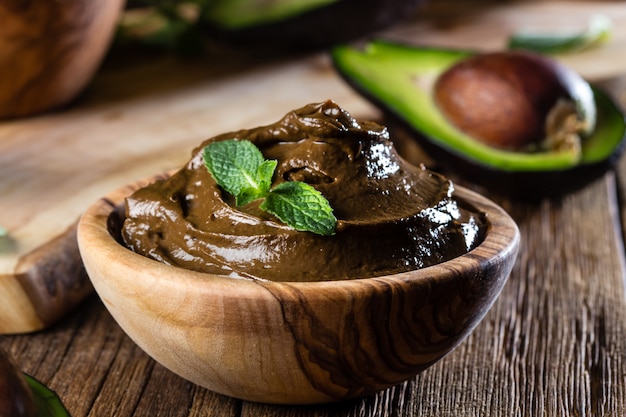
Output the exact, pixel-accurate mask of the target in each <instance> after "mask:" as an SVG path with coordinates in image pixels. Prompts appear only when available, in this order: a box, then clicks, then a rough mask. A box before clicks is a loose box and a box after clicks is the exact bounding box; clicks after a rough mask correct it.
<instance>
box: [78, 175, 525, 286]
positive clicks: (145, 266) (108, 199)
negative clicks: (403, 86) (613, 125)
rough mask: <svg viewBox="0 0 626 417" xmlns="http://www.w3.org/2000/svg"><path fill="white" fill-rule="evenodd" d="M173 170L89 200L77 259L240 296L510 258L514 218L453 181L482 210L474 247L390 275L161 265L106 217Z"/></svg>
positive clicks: (449, 273)
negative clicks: (264, 274)
mask: <svg viewBox="0 0 626 417" xmlns="http://www.w3.org/2000/svg"><path fill="white" fill-rule="evenodd" d="M173 172H174V171H169V172H164V173H161V174H157V175H152V176H149V177H146V178H143V179H140V180H137V181H134V182H131V183H128V184H126V185H124V186H122V187H120V188H117V189H116V190H114V191H112V192H110V193H108V194H107V195H105V196H104V197H102V198H100V199H98V200H97V201H95V202H94V203H93V204H92V205H90V206H89V207H88V208H87V209H86V210H85V211H84V212H83V214H82V215H81V217H80V219H79V222H78V228H77V238H78V244H79V250H80V253H81V257H82V258H83V260H85V258H86V257H87V256H88V255H89V254H94V252H99V253H100V254H104V255H103V256H109V257H111V258H112V259H116V261H118V262H121V263H124V264H125V265H126V266H128V268H131V269H135V270H143V271H146V270H153V271H156V272H160V273H162V275H167V276H169V277H170V278H171V280H172V282H173V281H180V280H182V281H185V282H186V285H191V286H193V287H194V288H195V289H196V290H199V291H202V287H203V286H206V285H205V284H204V283H206V282H207V281H208V280H209V279H210V280H211V281H212V282H213V283H214V284H217V285H219V286H225V287H230V286H231V285H236V286H237V288H238V290H237V292H238V296H244V294H245V292H246V291H245V288H248V289H249V290H251V291H252V293H251V294H254V292H255V291H256V290H258V289H259V288H260V285H261V286H262V287H265V288H266V289H269V288H272V287H292V288H295V289H298V290H302V291H307V292H308V291H312V292H315V291H317V290H321V289H323V288H338V287H341V288H345V289H346V290H350V291H354V290H355V289H356V288H355V287H361V288H362V287H367V285H365V286H364V285H363V284H364V283H370V284H373V283H376V284H377V285H376V286H378V285H380V284H386V285H388V284H394V283H398V282H402V281H408V280H410V281H413V280H421V279H429V280H440V279H452V277H453V276H458V275H460V274H459V272H464V271H470V270H472V269H476V268H479V267H481V266H482V265H483V264H485V263H492V262H497V261H498V260H502V259H506V258H509V257H515V256H516V255H517V250H518V247H519V242H520V232H519V228H518V226H517V224H516V222H515V221H514V220H513V219H512V218H511V216H510V215H509V214H508V213H507V212H506V211H505V210H504V209H503V208H502V207H500V206H499V205H497V204H496V203H495V202H493V201H491V200H490V199H488V198H487V197H485V196H483V195H481V194H479V193H477V192H475V191H472V190H469V189H468V188H465V187H463V186H458V185H454V195H456V196H457V197H460V198H462V199H463V200H465V201H467V202H469V203H471V204H473V205H474V206H475V207H476V208H477V209H478V210H480V211H482V212H484V213H485V214H486V218H487V221H488V226H487V233H486V234H485V237H484V239H483V240H482V241H481V242H480V244H479V245H478V246H476V247H475V248H474V249H472V250H470V251H469V252H466V253H465V254H463V255H460V256H458V257H456V258H453V259H450V260H448V261H445V262H441V263H438V264H435V265H431V266H428V267H425V268H419V269H415V270H411V271H406V272H400V273H396V274H390V275H383V276H376V277H363V278H355V279H349V280H324V281H288V280H287V281H271V280H253V279H237V278H233V277H228V276H223V275H217V274H210V273H206V272H199V271H193V270H190V269H185V268H182V267H178V266H172V265H167V264H164V263H162V262H159V261H157V260H154V259H151V258H148V257H145V256H143V255H141V254H138V253H136V252H133V251H132V250H131V249H128V248H126V247H125V246H124V245H122V244H121V243H119V242H118V241H117V240H116V239H115V238H114V237H113V236H112V235H111V233H110V231H109V217H110V215H111V214H112V213H113V211H115V210H116V209H119V207H120V205H122V204H124V199H125V197H127V196H129V195H130V194H131V193H132V192H134V191H135V190H137V189H138V188H141V187H144V186H146V185H148V184H150V183H151V182H154V181H156V180H160V179H166V178H168V177H169V176H171V175H172V174H173ZM87 270H88V271H87V272H89V268H87ZM90 278H91V275H90ZM92 280H93V279H92Z"/></svg>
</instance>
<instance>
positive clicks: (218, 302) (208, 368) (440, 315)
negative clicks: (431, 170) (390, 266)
mask: <svg viewBox="0 0 626 417" xmlns="http://www.w3.org/2000/svg"><path fill="white" fill-rule="evenodd" d="M154 179H156V178H154ZM149 182H151V181H150V180H148V181H140V182H137V183H135V184H132V185H129V186H126V187H124V188H122V189H119V190H117V191H115V192H113V193H111V194H109V195H108V196H106V197H104V198H102V199H101V200H99V201H97V202H96V203H95V204H94V205H92V206H91V207H89V208H88V209H87V210H86V212H85V213H84V214H83V216H82V218H81V220H80V222H79V225H78V242H79V247H80V251H81V255H82V257H83V261H84V263H85V267H86V269H87V272H88V274H89V276H90V278H91V280H92V282H93V285H94V287H95V289H96V291H97V293H98V294H99V296H100V297H101V299H102V301H103V302H104V304H105V305H106V307H107V308H108V310H109V311H110V312H111V314H112V315H113V317H114V318H115V320H116V321H117V322H118V323H119V325H120V326H121V327H122V328H123V329H124V331H125V332H126V333H127V334H128V335H129V336H130V337H131V338H132V339H133V340H134V341H135V342H136V343H137V344H138V345H139V346H140V347H141V348H142V349H143V350H145V351H146V352H147V353H148V354H149V355H150V356H152V357H153V358H154V359H155V360H157V361H158V362H160V363H161V364H163V365H164V366H165V367H167V368H169V369H170V370H172V371H173V372H175V373H177V374H178V375H180V376H182V377H183V378H186V379H188V380H189V381H192V382H194V383H196V384H198V385H201V386H203V387H206V388H208V389H210V390H212V391H216V392H218V393H222V394H226V395H229V396H232V397H236V398H240V399H245V400H251V401H257V402H266V403H289V404H305V403H323V402H333V401H339V400H344V399H349V398H354V397H358V396H362V395H367V394H371V393H374V392H377V391H379V390H382V389H385V388H388V387H390V386H393V385H396V384H398V383H400V382H402V381H404V380H406V379H409V378H411V377H413V376H415V375H416V374H418V373H419V372H421V371H423V370H424V369H426V368H428V367H429V366H430V365H432V364H434V363H435V362H437V361H438V360H439V359H441V358H442V357H443V356H444V355H446V354H447V353H449V352H450V351H451V350H452V349H453V348H454V347H456V346H457V345H458V344H459V343H460V342H461V341H462V340H463V339H464V338H465V337H466V336H467V335H468V334H469V333H470V332H471V331H472V329H473V328H474V327H475V326H476V325H477V324H478V323H479V321H480V320H481V319H482V318H483V316H484V315H485V314H486V312H487V311H488V310H489V308H490V306H491V305H492V303H493V302H494V301H495V299H496V297H497V296H498V294H499V293H500V290H501V289H502V286H503V285H504V283H505V282H506V280H507V277H508V275H509V273H510V271H511V268H512V266H513V263H514V261H515V258H516V254H517V250H518V246H519V231H518V229H517V226H516V224H515V222H514V221H513V220H512V219H511V218H510V217H509V216H508V215H507V214H506V213H505V212H504V211H503V210H502V209H501V208H500V207H498V206H497V205H496V204H494V203H493V202H491V201H489V200H487V199H486V198H484V197H482V196H480V195H477V194H476V193H473V192H471V191H469V190H466V189H463V188H461V187H458V190H457V194H458V195H459V196H461V197H462V198H464V199H466V200H468V201H469V202H471V203H472V204H474V205H475V206H476V207H477V208H478V209H480V210H482V211H484V212H485V213H487V216H488V217H487V218H488V222H489V227H488V231H487V233H486V238H485V240H484V241H483V242H482V243H481V244H480V245H479V246H478V247H477V248H476V249H474V250H472V251H471V252H470V253H468V254H466V255H463V256H460V257H458V258H455V259H453V260H450V261H447V262H445V263H442V264H439V265H435V266H431V267H428V268H424V269H420V270H416V271H411V272H407V273H401V274H396V275H389V276H383V277H378V278H365V279H358V280H348V281H326V282H305V283H301V282H260V281H248V280H241V279H232V278H226V277H221V276H216V275H209V274H203V273H199V272H193V271H189V270H185V269H182V268H178V267H173V266H168V265H165V264H162V263H159V262H157V261H154V260H151V259H148V258H146V257H143V256H141V255H138V254H136V253H134V252H132V251H131V250H129V249H127V248H125V247H124V246H122V245H121V244H120V243H119V242H118V239H119V237H116V236H119V228H120V225H121V222H122V221H123V216H124V202H123V199H124V197H126V196H128V195H129V194H131V193H132V192H133V191H134V190H135V189H137V188H139V187H142V186H145V185H146V184H148V183H149Z"/></svg>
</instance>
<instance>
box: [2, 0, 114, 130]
mask: <svg viewBox="0 0 626 417" xmlns="http://www.w3.org/2000/svg"><path fill="white" fill-rule="evenodd" d="M122 4H123V1H122V0H107V1H82V0H78V1H57V0H53V1H48V2H44V3H41V2H36V1H15V0H7V1H3V2H2V4H0V21H2V26H0V118H11V117H21V116H26V115H31V114H34V113H38V112H41V111H45V110H49V109H51V108H54V107H57V106H60V105H63V104H66V103H67V102H68V101H69V100H71V99H73V98H74V97H75V96H76V95H77V94H78V93H79V92H80V91H81V90H82V89H83V88H84V87H85V85H86V84H87V83H88V82H89V81H90V80H91V78H92V76H93V74H94V73H95V72H96V70H97V69H98V66H99V65H100V61H101V59H102V57H103V56H104V54H105V52H106V50H107V48H108V46H109V43H110V41H111V38H112V36H113V32H114V29H115V25H116V22H117V18H118V16H119V13H120V10H121V7H122Z"/></svg>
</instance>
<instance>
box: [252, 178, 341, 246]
mask: <svg viewBox="0 0 626 417" xmlns="http://www.w3.org/2000/svg"><path fill="white" fill-rule="evenodd" d="M260 208H261V209H262V210H266V211H267V212H269V213H271V214H273V215H274V216H276V217H278V218H279V219H280V220H281V221H283V222H285V223H286V224H288V225H289V226H291V227H293V228H294V229H296V230H300V231H309V232H313V233H317V234H320V235H325V236H329V235H333V234H334V233H335V226H336V224H337V219H336V218H335V216H334V215H333V211H332V208H331V207H330V204H329V203H328V200H326V198H325V197H324V196H323V195H322V194H321V193H320V192H319V191H317V190H316V189H315V188H313V187H312V186H310V185H309V184H306V183H304V182H300V181H287V182H283V183H281V184H279V185H277V186H276V187H274V188H273V189H272V190H271V191H270V192H269V194H268V195H267V196H266V198H265V201H263V203H261V206H260Z"/></svg>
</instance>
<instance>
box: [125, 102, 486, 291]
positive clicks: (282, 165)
mask: <svg viewBox="0 0 626 417" xmlns="http://www.w3.org/2000/svg"><path fill="white" fill-rule="evenodd" d="M230 139H239V140H247V141H250V142H252V143H253V144H254V145H256V146H257V147H258V149H259V150H260V151H261V152H262V154H263V156H264V157H265V158H267V159H270V160H276V161H277V167H276V170H275V172H274V175H273V177H272V184H273V185H278V184H280V183H283V182H286V181H301V182H304V183H307V184H309V185H311V186H312V187H313V188H315V189H316V190H317V191H319V192H320V193H321V194H322V195H323V196H324V197H325V198H326V199H327V200H328V202H329V203H330V206H331V207H332V210H333V214H334V216H335V217H336V219H337V222H336V228H335V232H334V234H332V235H331V236H324V235H319V234H315V233H312V232H307V231H297V230H295V229H294V228H292V227H290V226H288V225H286V224H285V223H283V222H281V221H280V220H279V219H278V218H276V217H275V216H273V215H272V214H269V213H268V212H266V211H263V210H261V209H260V207H259V206H260V203H259V201H258V200H255V201H252V202H250V203H247V204H245V205H242V206H236V204H235V202H234V199H233V198H232V196H230V195H227V193H226V192H225V191H224V190H223V189H222V188H221V187H220V186H219V185H218V184H217V183H216V181H215V179H214V178H213V176H212V175H211V173H210V172H209V171H208V170H207V168H206V166H205V163H204V160H203V150H204V148H205V147H206V146H207V145H209V144H210V143H213V142H216V141H225V140H230ZM486 228H487V220H486V218H485V215H484V214H483V213H480V212H478V211H477V210H475V209H474V208H473V207H472V206H471V205H469V204H468V203H466V202H465V201H463V200H461V199H458V198H456V197H455V195H454V186H453V184H452V183H451V182H450V181H449V180H448V179H446V178H445V177H443V176H441V175H439V174H437V173H435V172H432V171H429V170H427V169H426V168H424V167H423V166H420V167H417V166H414V165H412V164H410V163H408V162H406V161H405V160H403V159H402V158H401V157H400V156H399V155H398V153H397V152H396V150H395V148H394V147H393V144H392V141H391V140H390V137H389V133H388V130H387V129H386V128H385V127H383V126H380V125H378V124H376V123H373V122H361V121H356V120H355V119H353V118H352V117H351V116H350V115H349V114H348V113H347V112H346V111H345V110H343V109H342V108H340V107H339V106H338V105H337V104H335V103H334V102H332V101H326V102H323V103H316V104H310V105H307V106H304V107H302V108H300V109H297V110H294V111H291V112H289V113H288V114H287V115H286V116H285V117H284V118H282V119H281V120H280V121H278V122H276V123H275V124H271V125H267V126H261V127H257V128H254V129H249V130H239V131H236V132H231V133H226V134H222V135H219V136H216V137H214V138H211V139H208V140H207V141H205V142H204V143H202V144H201V145H200V146H199V147H198V148H196V149H195V150H194V151H193V156H192V159H191V160H190V161H189V162H188V163H187V165H186V166H185V167H183V168H182V169H181V170H179V171H177V172H176V173H174V174H173V175H172V176H171V177H169V178H166V179H162V180H159V181H157V182H155V183H153V184H151V185H149V186H147V187H144V188H142V189H140V190H138V191H136V192H135V193H134V194H133V195H132V196H130V197H128V198H127V200H126V218H125V221H124V224H123V227H122V238H123V240H124V243H125V244H126V246H127V247H128V248H130V249H131V250H133V251H135V252H137V253H139V254H142V255H144V256H147V257H149V258H153V259H155V260H158V261H161V262H164V263H166V264H170V265H175V266H178V267H182V268H187V269H191V270H195V271H201V272H207V273H211V274H217V275H222V276H228V277H232V278H244V279H262V280H272V281H323V280H345V279H358V278H369V277H376V276H382V275H387V274H394V273H399V272H406V271H410V270H414V269H418V268H423V267H427V266H429V265H433V264H437V263H441V262H445V261H447V260H450V259H452V258H455V257H457V256H460V255H462V254H464V253H466V252H468V251H470V250H471V249H472V248H474V247H475V246H477V245H478V244H479V243H480V242H481V241H482V239H483V237H484V233H485V231H486Z"/></svg>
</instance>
